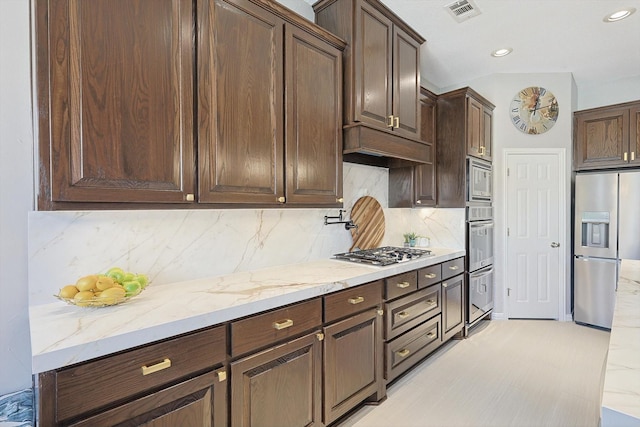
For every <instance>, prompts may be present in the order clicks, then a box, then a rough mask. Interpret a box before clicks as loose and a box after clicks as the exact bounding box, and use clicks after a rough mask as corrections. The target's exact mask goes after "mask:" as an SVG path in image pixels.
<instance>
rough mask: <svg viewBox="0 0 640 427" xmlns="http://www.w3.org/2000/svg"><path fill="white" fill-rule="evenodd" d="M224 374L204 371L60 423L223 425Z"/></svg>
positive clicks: (77, 426)
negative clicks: (116, 405)
mask: <svg viewBox="0 0 640 427" xmlns="http://www.w3.org/2000/svg"><path fill="white" fill-rule="evenodd" d="M223 372H224V374H222V373H223ZM225 377H226V370H224V369H221V370H219V371H216V372H208V373H206V374H202V375H200V376H198V377H195V378H192V379H190V380H187V381H184V382H182V383H179V384H176V385H174V386H172V387H168V388H166V389H164V390H161V391H159V392H157V393H153V394H150V395H147V396H144V397H142V398H140V399H137V400H134V401H132V402H129V403H127V404H124V405H121V406H118V407H116V408H114V409H111V410H108V411H105V412H102V413H100V414H98V415H95V416H92V417H89V418H85V419H83V420H82V421H78V422H71V423H69V424H64V425H68V426H73V427H103V426H104V427H111V426H114V425H117V426H122V427H124V426H142V425H144V426H145V427H175V426H181V427H225V426H226V425H227V416H226V414H227V409H226V405H227V382H226V381H225V380H224V378H225ZM78 398H81V396H79V397H78Z"/></svg>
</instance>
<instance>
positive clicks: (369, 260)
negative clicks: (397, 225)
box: [333, 246, 432, 266]
mask: <svg viewBox="0 0 640 427" xmlns="http://www.w3.org/2000/svg"><path fill="white" fill-rule="evenodd" d="M423 256H432V254H431V251H430V250H428V249H416V248H399V247H394V246H384V247H381V248H375V249H365V250H360V251H353V252H344V253H341V254H335V255H334V256H333V257H334V258H335V259H340V260H344V261H351V262H359V263H364V264H370V265H377V266H385V265H391V264H397V263H399V262H406V261H411V260H413V259H418V258H420V257H423Z"/></svg>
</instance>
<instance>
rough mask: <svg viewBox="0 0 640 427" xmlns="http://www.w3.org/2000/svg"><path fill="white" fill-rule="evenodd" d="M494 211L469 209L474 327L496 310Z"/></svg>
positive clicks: (469, 311)
mask: <svg viewBox="0 0 640 427" xmlns="http://www.w3.org/2000/svg"><path fill="white" fill-rule="evenodd" d="M493 236H494V223H493V207H492V206H491V205H490V204H486V203H485V204H468V205H467V242H466V243H467V273H466V276H467V277H466V278H467V325H468V327H471V326H473V325H474V324H475V323H476V322H478V321H479V320H480V319H482V318H484V317H486V316H487V315H488V314H490V313H491V311H492V310H493V284H494V273H493V261H494V253H493V249H494V237H493Z"/></svg>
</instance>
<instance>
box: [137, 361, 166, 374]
mask: <svg viewBox="0 0 640 427" xmlns="http://www.w3.org/2000/svg"><path fill="white" fill-rule="evenodd" d="M170 367H171V359H164V360H163V361H162V362H159V363H156V364H155V365H151V366H147V365H144V366H143V367H142V375H149V374H153V373H154V372H158V371H162V370H163V369H167V368H170Z"/></svg>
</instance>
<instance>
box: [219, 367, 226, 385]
mask: <svg viewBox="0 0 640 427" xmlns="http://www.w3.org/2000/svg"><path fill="white" fill-rule="evenodd" d="M226 379H227V371H225V370H222V371H218V382H219V383H221V382H222V381H225V380H226Z"/></svg>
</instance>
